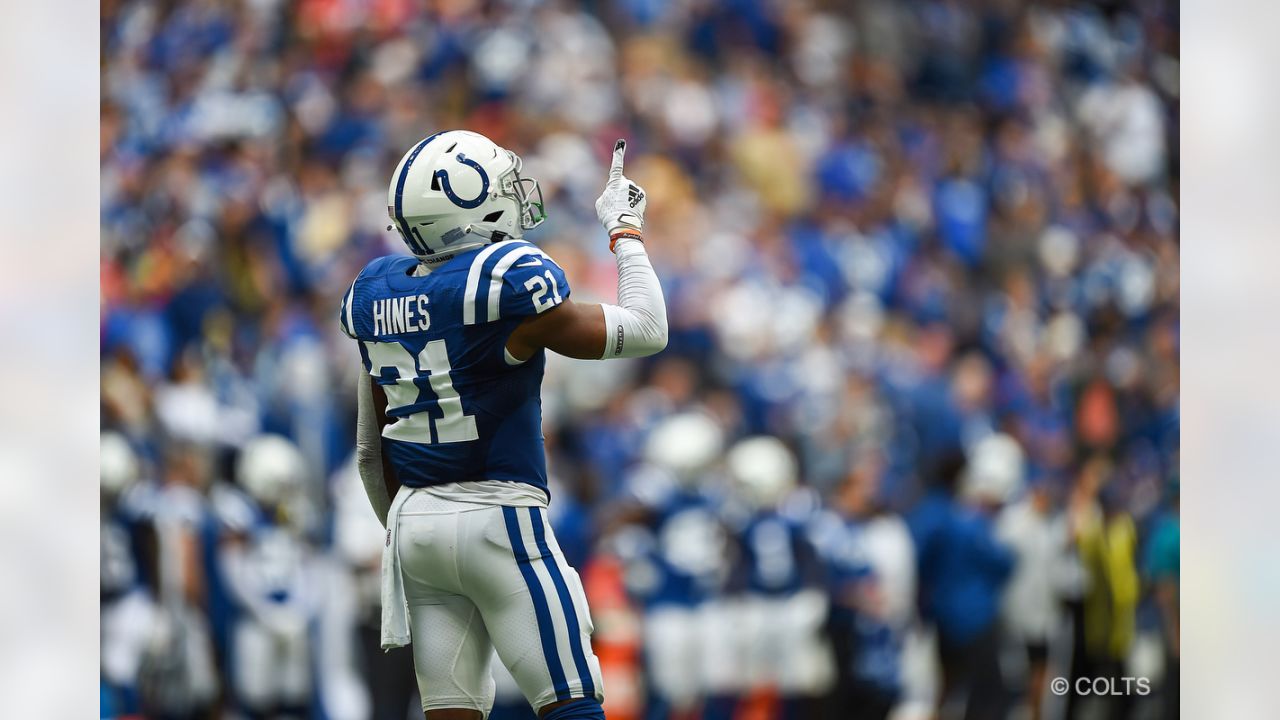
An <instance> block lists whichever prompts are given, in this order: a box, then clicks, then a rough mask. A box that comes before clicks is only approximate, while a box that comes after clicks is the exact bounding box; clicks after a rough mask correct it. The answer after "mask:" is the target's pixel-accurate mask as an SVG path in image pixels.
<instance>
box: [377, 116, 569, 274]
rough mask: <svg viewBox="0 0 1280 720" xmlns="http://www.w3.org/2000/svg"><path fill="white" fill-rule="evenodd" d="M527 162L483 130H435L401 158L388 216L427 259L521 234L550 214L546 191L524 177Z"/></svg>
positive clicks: (438, 258)
mask: <svg viewBox="0 0 1280 720" xmlns="http://www.w3.org/2000/svg"><path fill="white" fill-rule="evenodd" d="M522 164H523V163H522V162H521V160H520V156H519V155H516V154H515V153H513V152H511V151H510V150H507V149H506V148H503V147H500V146H499V145H497V144H496V143H494V142H493V141H492V140H490V139H489V138H487V137H485V136H483V135H480V134H478V133H473V132H468V131H466V130H448V131H445V132H439V133H436V134H435V135H431V136H430V137H427V138H426V139H424V140H422V141H421V142H419V143H418V144H417V145H414V146H413V147H412V148H410V150H409V152H407V153H405V155H404V157H402V158H400V163H399V164H398V165H396V170H395V172H394V173H392V175H391V183H390V185H389V186H388V187H387V214H388V215H390V216H391V220H392V222H393V224H394V226H395V228H396V230H398V231H399V233H400V237H401V238H402V239H403V240H404V242H405V244H406V245H408V246H409V251H410V252H412V253H413V254H414V255H415V256H417V257H418V258H419V259H421V260H423V261H424V262H441V261H443V260H446V259H448V258H450V257H452V256H453V255H455V254H457V253H458V252H460V251H462V250H467V249H470V248H473V247H479V246H481V245H487V244H488V243H490V242H497V241H499V240H504V239H507V238H520V237H521V236H522V235H523V234H524V231H525V230H532V229H533V228H535V227H537V226H538V225H539V224H540V223H541V222H542V221H543V220H545V219H546V212H545V210H544V206H543V203H542V190H541V189H540V188H539V187H538V181H537V180H534V179H532V178H524V177H521V176H520V169H521V166H522Z"/></svg>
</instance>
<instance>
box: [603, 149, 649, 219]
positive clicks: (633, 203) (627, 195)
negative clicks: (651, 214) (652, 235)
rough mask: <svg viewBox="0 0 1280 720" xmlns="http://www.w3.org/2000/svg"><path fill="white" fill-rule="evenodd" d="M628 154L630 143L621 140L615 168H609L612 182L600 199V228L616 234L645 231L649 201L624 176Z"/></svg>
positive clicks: (642, 190) (638, 187)
mask: <svg viewBox="0 0 1280 720" xmlns="http://www.w3.org/2000/svg"><path fill="white" fill-rule="evenodd" d="M626 152H627V141H626V140H619V141H618V142H616V143H614V146H613V164H612V165H610V166H609V182H607V183H605V186H604V192H602V193H600V197H599V198H597V199H596V217H598V218H600V224H601V225H604V229H605V230H607V231H609V235H610V236H611V237H612V236H613V234H614V233H618V232H623V231H631V232H637V233H638V232H640V230H641V229H642V228H643V227H644V208H645V205H646V204H647V203H648V198H647V197H646V196H645V194H644V188H642V187H640V186H639V185H637V184H635V183H633V182H631V181H630V180H628V179H627V176H625V175H623V174H622V156H623V155H625V154H626Z"/></svg>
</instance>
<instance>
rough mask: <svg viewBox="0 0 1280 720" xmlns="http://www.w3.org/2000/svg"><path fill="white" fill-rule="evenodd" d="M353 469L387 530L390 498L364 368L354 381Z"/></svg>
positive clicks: (370, 380)
mask: <svg viewBox="0 0 1280 720" xmlns="http://www.w3.org/2000/svg"><path fill="white" fill-rule="evenodd" d="M356 469H357V470H358V471H359V472H360V481H361V482H362V483H364V491H365V494H367V495H368V496H369V504H370V505H372V506H373V512H374V513H376V514H377V516H378V520H379V521H380V522H382V526H383V527H386V526H387V512H388V511H389V510H391V498H390V497H389V496H388V495H387V485H386V483H385V482H384V481H383V477H382V429H381V428H379V427H378V414H377V412H376V411H375V410H374V408H373V378H372V377H370V375H369V373H367V372H365V371H364V368H361V369H360V377H359V378H357V380H356Z"/></svg>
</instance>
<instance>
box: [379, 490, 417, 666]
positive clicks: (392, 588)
mask: <svg viewBox="0 0 1280 720" xmlns="http://www.w3.org/2000/svg"><path fill="white" fill-rule="evenodd" d="M413 492H414V490H413V488H407V487H401V488H400V492H398V493H396V497H395V499H394V500H392V501H391V509H390V510H389V511H387V539H386V544H385V545H384V546H383V548H382V649H383V650H390V649H391V648H398V647H404V646H405V645H408V644H409V601H408V599H407V598H406V597H405V594H404V576H403V575H401V574H400V553H399V552H398V551H397V549H396V542H397V539H398V538H397V535H398V534H399V528H400V508H401V507H403V506H404V501H405V500H407V499H408V498H409V496H410V495H412V494H413Z"/></svg>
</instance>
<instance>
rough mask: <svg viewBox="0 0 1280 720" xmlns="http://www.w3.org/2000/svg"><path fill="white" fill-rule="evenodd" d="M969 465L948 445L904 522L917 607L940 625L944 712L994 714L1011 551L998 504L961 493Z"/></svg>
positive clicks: (1001, 696)
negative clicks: (913, 560) (999, 525)
mask: <svg viewBox="0 0 1280 720" xmlns="http://www.w3.org/2000/svg"><path fill="white" fill-rule="evenodd" d="M964 470H965V459H964V456H963V455H962V454H961V453H960V452H959V451H954V452H948V453H947V454H946V455H945V456H944V457H943V459H942V460H941V461H940V462H939V464H938V469H937V471H936V472H935V474H934V477H935V483H936V484H935V485H934V487H933V488H932V489H931V490H929V492H928V494H927V495H926V496H925V498H924V500H923V501H922V502H920V504H919V505H918V506H917V507H916V508H915V509H914V510H912V511H911V512H910V513H909V514H908V515H907V525H908V527H909V528H910V529H911V535H912V539H913V540H914V541H915V545H916V548H917V549H918V550H917V556H916V557H917V569H918V572H919V578H920V594H919V599H920V613H921V616H922V618H923V619H924V620H925V621H926V622H931V623H932V624H933V625H934V627H935V628H936V630H937V636H938V650H939V656H940V659H941V661H942V691H941V696H940V701H939V708H940V711H939V712H940V717H943V718H953V717H956V718H958V717H963V718H968V719H970V720H990V719H991V718H1001V717H1003V716H1004V711H1005V706H1006V704H1007V701H1006V693H1005V690H1004V686H1003V681H1002V678H1001V674H1000V664H999V623H998V622H997V620H998V615H999V610H1000V596H1001V592H1002V590H1003V588H1004V584H1005V582H1006V581H1007V580H1008V578H1009V575H1010V573H1011V572H1012V570H1013V562H1014V558H1013V554H1012V553H1011V552H1010V551H1009V550H1008V548H1006V547H1004V546H1003V545H1002V544H1000V542H999V541H998V540H997V539H996V535H995V529H994V527H993V519H992V511H993V510H994V508H991V507H986V506H983V505H982V504H973V505H971V506H970V505H965V504H962V503H961V502H960V501H959V500H958V498H957V490H958V485H959V482H960V479H961V476H962V475H963V473H964Z"/></svg>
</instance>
